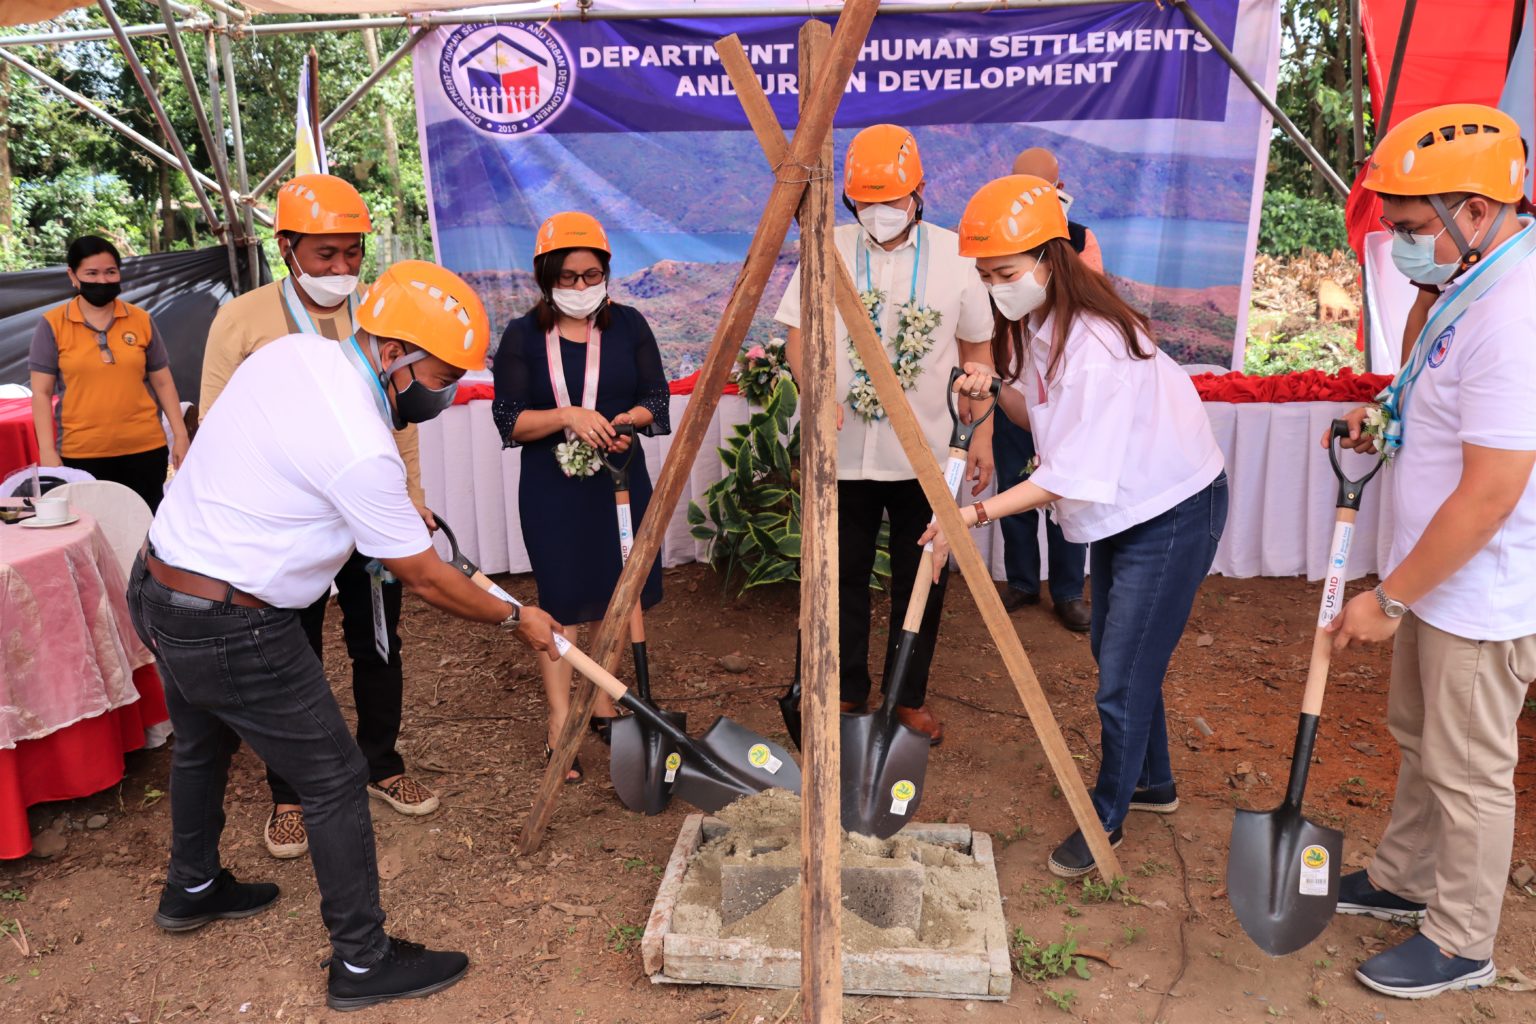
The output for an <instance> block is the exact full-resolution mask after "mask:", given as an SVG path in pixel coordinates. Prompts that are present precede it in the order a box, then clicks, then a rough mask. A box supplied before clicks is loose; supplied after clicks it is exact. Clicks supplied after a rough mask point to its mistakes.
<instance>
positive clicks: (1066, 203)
mask: <svg viewBox="0 0 1536 1024" xmlns="http://www.w3.org/2000/svg"><path fill="white" fill-rule="evenodd" d="M1056 194H1057V195H1058V196H1060V197H1061V212H1062V213H1071V212H1072V197H1071V196H1070V195H1068V194H1067V193H1065V192H1063V191H1062V190H1061V189H1057V190H1056Z"/></svg>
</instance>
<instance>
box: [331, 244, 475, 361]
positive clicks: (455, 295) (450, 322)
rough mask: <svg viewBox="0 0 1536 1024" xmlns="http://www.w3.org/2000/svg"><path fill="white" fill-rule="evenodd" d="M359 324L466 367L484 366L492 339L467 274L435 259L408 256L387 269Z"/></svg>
mask: <svg viewBox="0 0 1536 1024" xmlns="http://www.w3.org/2000/svg"><path fill="white" fill-rule="evenodd" d="M357 325H358V326H359V327H361V328H362V329H363V330H365V331H367V332H368V333H369V334H371V335H373V336H374V337H375V338H395V339H397V340H399V341H406V342H410V343H411V344H412V345H415V346H417V347H418V348H422V349H425V350H426V351H427V352H428V353H430V354H431V355H434V356H436V357H437V358H439V359H441V360H442V361H443V362H445V363H447V364H449V365H450V366H457V367H458V368H459V369H461V370H483V369H485V350H486V348H487V347H489V345H490V343H491V321H490V318H489V317H487V316H486V315H485V304H484V303H482V302H481V301H480V296H478V295H476V294H475V290H474V289H473V288H471V287H470V286H469V285H468V284H467V283H466V282H465V280H464V279H463V278H462V277H460V276H459V275H457V274H455V273H454V272H453V271H451V270H445V269H443V268H442V267H440V266H438V265H437V264H436V263H428V262H426V261H425V260H404V261H402V262H400V263H396V264H395V265H394V266H392V267H390V268H389V269H388V270H386V271H384V273H383V274H381V275H379V279H378V280H377V281H375V282H373V284H372V285H371V286H369V288H368V291H367V292H366V293H365V294H364V295H363V298H362V301H361V302H360V303H359V304H358V307H357Z"/></svg>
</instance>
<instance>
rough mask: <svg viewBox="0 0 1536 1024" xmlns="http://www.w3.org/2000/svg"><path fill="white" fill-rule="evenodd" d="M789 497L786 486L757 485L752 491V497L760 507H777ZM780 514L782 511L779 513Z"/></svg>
mask: <svg viewBox="0 0 1536 1024" xmlns="http://www.w3.org/2000/svg"><path fill="white" fill-rule="evenodd" d="M788 497H789V488H787V487H771V486H764V487H758V488H757V489H756V490H754V491H753V492H752V499H753V500H754V501H756V502H757V504H758V505H759V506H760V507H762V508H777V507H778V506H779V505H782V504H783V503H784V500H785V499H786V498H788ZM780 515H781V516H782V513H781V514H780Z"/></svg>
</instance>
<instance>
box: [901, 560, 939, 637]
mask: <svg viewBox="0 0 1536 1024" xmlns="http://www.w3.org/2000/svg"><path fill="white" fill-rule="evenodd" d="M931 590H933V551H932V550H931V549H930V548H924V549H923V557H922V558H920V559H918V561H917V578H916V579H914V580H913V581H912V596H911V597H909V598H907V617H906V618H905V619H903V620H902V622H901V628H902V629H903V630H905V631H906V632H908V633H916V632H917V631H918V630H919V629H921V628H922V625H923V613H924V612H925V611H927V610H928V593H929V591H931Z"/></svg>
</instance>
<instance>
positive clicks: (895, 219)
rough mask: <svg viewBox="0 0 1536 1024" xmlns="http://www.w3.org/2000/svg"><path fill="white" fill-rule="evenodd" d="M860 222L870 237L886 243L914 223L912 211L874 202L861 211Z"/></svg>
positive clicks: (882, 243)
mask: <svg viewBox="0 0 1536 1024" xmlns="http://www.w3.org/2000/svg"><path fill="white" fill-rule="evenodd" d="M859 223H860V224H862V225H863V226H864V230H865V231H867V232H868V233H869V237H870V238H873V239H874V240H875V241H876V242H879V243H880V244H881V245H884V244H885V243H886V242H889V241H890V240H891V239H893V238H895V237H896V236H897V235H900V234H901V233H902V232H903V231H905V230H907V225H908V224H910V223H912V211H911V210H902V209H898V208H896V207H894V206H886V205H885V204H884V203H874V204H872V205H870V206H866V207H864V209H862V210H860V211H859Z"/></svg>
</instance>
